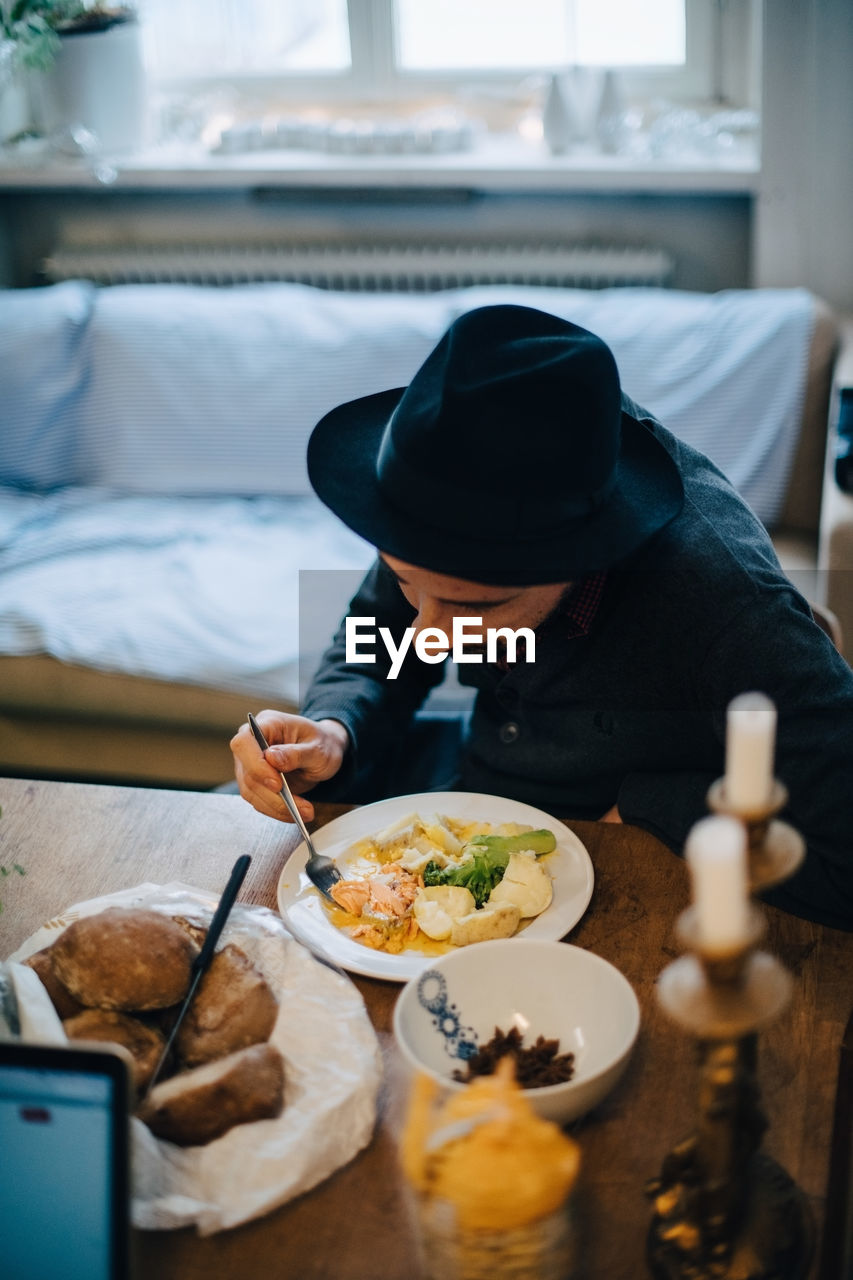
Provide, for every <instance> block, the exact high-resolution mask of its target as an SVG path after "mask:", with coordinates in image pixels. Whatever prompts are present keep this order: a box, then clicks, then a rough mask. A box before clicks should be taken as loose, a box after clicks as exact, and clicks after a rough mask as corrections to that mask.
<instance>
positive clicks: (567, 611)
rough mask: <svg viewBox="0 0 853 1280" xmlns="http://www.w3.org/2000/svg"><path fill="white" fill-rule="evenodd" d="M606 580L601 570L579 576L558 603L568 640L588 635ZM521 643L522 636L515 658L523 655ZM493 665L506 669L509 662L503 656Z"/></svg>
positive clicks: (604, 573) (521, 657)
mask: <svg viewBox="0 0 853 1280" xmlns="http://www.w3.org/2000/svg"><path fill="white" fill-rule="evenodd" d="M606 581H607V573H606V572H605V571H603V570H602V571H601V572H599V573H588V574H586V576H585V577H583V578H580V579H579V580H578V581H577V582H576V583H574V585H573V586H571V587H569V589H568V591H567V592H566V595H565V597H564V598H563V600H562V602H561V604H560V607H559V612H560V613H561V614H562V615H563V617H564V618H565V619H566V622H567V623H568V629H567V632H566V634H567V636H568V638H569V639H570V640H575V639H577V638H578V637H579V636H586V635H589V632H590V630H591V628H592V624H593V622H594V621H595V615H596V614H597V613H598V606H599V605H600V604H601V597H602V595H603V594H604V584H605V583H606ZM523 645H524V639H523V637H522V639H521V640H520V641H519V646H518V649H517V651H516V658H517V660H519V661H520V660H522V659H523V656H524V650H523V647H522V646H523ZM495 665H496V667H497V669H498V670H499V671H508V670H509V667H510V663H508V662H507V660H506V658H505V657H500V658H498V660H497V662H496V664H495ZM513 665H514V664H513Z"/></svg>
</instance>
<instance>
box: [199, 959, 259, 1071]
mask: <svg viewBox="0 0 853 1280" xmlns="http://www.w3.org/2000/svg"><path fill="white" fill-rule="evenodd" d="M277 1013H278V1001H277V1000H276V998H275V996H274V995H273V993H272V991H271V990H270V988H269V986H268V985H267V983H266V982H265V980H264V978H263V975H262V974H260V973H259V972H258V970H257V969H256V968H255V966H254V965H253V964H252V962H251V961H250V960H249V959H248V957H247V956H245V955H244V953H243V952H242V951H241V950H240V949H239V947H235V946H234V945H233V944H229V945H228V946H227V947H223V948H222V950H221V951H217V953H216V955H215V956H214V957H213V960H212V961H211V963H210V968H209V969H208V971H207V973H206V974H205V975H204V977H203V978H202V980H201V982H200V983H199V985H198V989H197V991H196V993H195V995H194V996H193V999H192V1003H191V1004H190V1007H189V1009H188V1010H187V1015H186V1017H185V1018H184V1021H183V1023H182V1024H181V1029H180V1031H179V1032H178V1037H177V1050H178V1057H179V1058H180V1060H181V1062H182V1063H183V1065H184V1066H187V1067H198V1066H201V1065H202V1063H204V1062H212V1061H213V1060H214V1059H216V1058H224V1057H225V1056H226V1055H227V1054H229V1053H235V1052H236V1050H237V1049H245V1048H246V1047H247V1046H248V1045H250V1044H260V1043H261V1042H262V1041H264V1040H268V1039H269V1037H270V1033H271V1031H272V1029H273V1027H274V1026H275V1020H276V1015H277Z"/></svg>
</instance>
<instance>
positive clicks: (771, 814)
mask: <svg viewBox="0 0 853 1280" xmlns="http://www.w3.org/2000/svg"><path fill="white" fill-rule="evenodd" d="M787 803H788V789H787V787H785V786H784V785H783V783H781V782H779V780H778V779H776V780H775V781H774V782H773V786H772V789H771V792H770V799H769V800H768V802H767V804H766V805H765V806H764V808H763V809H747V810H744V809H737V808H735V807H734V806H733V805H732V804H731V803H730V801H729V798H728V795H727V794H726V780H725V778H718V779H717V781H716V782H715V783H714V784H713V786H711V787H710V788H709V790H708V795H707V804H708V808H709V809H710V810H711V812H712V813H723V814H726V815H727V816H729V817H732V818H739V819H740V821H741V822H742V823H743V824H744V826H745V827H746V840H747V857H748V859H749V887H750V889H751V890H752V892H753V893H760V892H761V890H762V889H770V888H771V887H772V886H773V885H776V884H781V883H782V881H783V880H787V879H788V878H789V876H792V875H793V874H794V872H795V871H796V870H797V867H799V865H800V863H801V862H802V860H803V858H804V857H805V855H806V845H805V841H804V840H803V837H802V836H801V835H800V833H799V831H795V830H794V828H793V827H792V826H790V825H789V824H788V823H787V822H782V821H781V820H780V819H779V818H777V816H776V815H777V814H778V813H780V812H781V811H782V810H783V809H784V808H785V805H786V804H787Z"/></svg>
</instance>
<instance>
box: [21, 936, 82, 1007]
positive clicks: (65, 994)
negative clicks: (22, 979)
mask: <svg viewBox="0 0 853 1280" xmlns="http://www.w3.org/2000/svg"><path fill="white" fill-rule="evenodd" d="M24 964H27V965H29V967H30V968H31V969H34V970H35V972H36V974H37V975H38V977H39V980H40V981H41V984H42V986H43V987H44V989H45V991H46V992H47V994H48V995H49V996H50V999H51V1002H52V1004H53V1007H54V1009H55V1010H56V1012H57V1013H58V1014H59V1016H60V1018H63V1019H64V1018H73V1017H74V1014H75V1013H79V1012H80V1010H81V1009H82V1008H83V1005H82V1004H81V1003H80V1001H79V1000H76V999H75V998H74V996H72V994H71V992H70V991H69V990H68V988H67V987H66V985H65V983H64V982H60V980H59V978H58V977H57V976H56V971H55V969H54V967H53V944H51V946H49V947H45V948H44V949H43V950H42V951H37V952H36V953H35V955H34V956H30V957H29V959H28V960H25V961H24Z"/></svg>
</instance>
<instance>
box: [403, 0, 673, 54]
mask: <svg viewBox="0 0 853 1280" xmlns="http://www.w3.org/2000/svg"><path fill="white" fill-rule="evenodd" d="M395 13H396V42H397V57H398V61H399V64H400V66H401V67H402V68H403V69H405V70H407V71H428V70H434V71H438V70H445V71H447V70H460V69H463V68H470V69H479V70H495V71H496V70H501V69H504V68H516V69H519V70H526V69H530V68H533V67H553V66H559V65H561V64H563V65H568V64H573V63H589V64H591V65H594V66H607V67H612V66H642V65H649V64H651V65H664V66H670V65H676V66H677V65H681V64H683V63H684V61H685V34H684V23H685V19H684V0H524V2H523V3H520V0H396V4H395Z"/></svg>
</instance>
